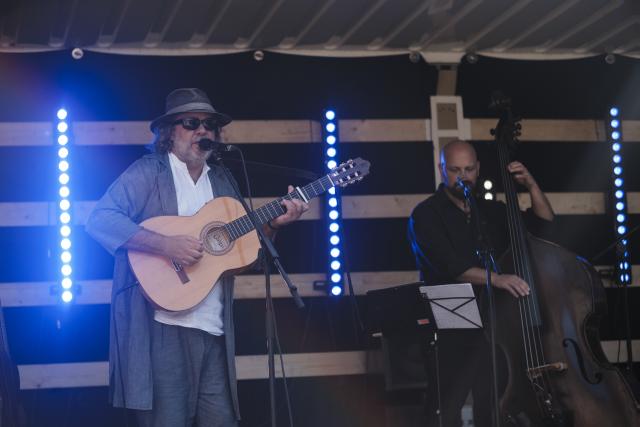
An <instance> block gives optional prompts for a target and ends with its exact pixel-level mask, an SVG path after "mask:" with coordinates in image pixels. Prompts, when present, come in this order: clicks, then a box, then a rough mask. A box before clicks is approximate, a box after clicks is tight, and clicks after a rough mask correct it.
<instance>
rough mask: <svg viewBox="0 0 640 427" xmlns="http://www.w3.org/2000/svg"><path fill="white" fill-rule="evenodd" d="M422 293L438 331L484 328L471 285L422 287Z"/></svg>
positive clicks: (457, 284)
mask: <svg viewBox="0 0 640 427" xmlns="http://www.w3.org/2000/svg"><path fill="white" fill-rule="evenodd" d="M420 293H421V294H422V295H423V296H426V298H427V299H428V301H429V305H430V307H431V311H432V312H433V317H434V319H435V321H436V325H437V326H438V329H476V328H481V327H482V320H481V319H480V312H479V310H478V304H476V297H475V294H474V293H473V288H472V287H471V283H456V284H450V285H436V286H420Z"/></svg>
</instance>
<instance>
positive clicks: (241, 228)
mask: <svg viewBox="0 0 640 427" xmlns="http://www.w3.org/2000/svg"><path fill="white" fill-rule="evenodd" d="M331 187H333V183H332V182H331V179H330V178H329V176H327V175H325V176H323V177H322V178H320V179H317V180H315V181H313V182H312V183H310V184H307V185H305V186H304V187H301V188H300V189H299V190H300V192H301V193H302V195H303V196H304V197H301V196H300V194H298V190H296V191H292V192H291V193H289V194H287V195H286V196H283V197H280V198H278V199H275V200H272V201H271V202H269V203H267V204H266V205H264V206H261V207H259V208H258V209H256V210H255V211H254V216H255V219H256V222H257V223H258V224H260V225H263V224H266V223H267V222H269V221H271V220H272V219H274V218H277V217H279V216H280V215H282V214H284V213H285V212H286V210H285V208H284V207H282V205H281V202H282V201H283V200H294V199H299V200H304V199H306V200H311V199H313V198H315V197H318V196H319V195H321V194H322V193H324V192H325V191H327V190H328V189H329V188H331ZM224 228H225V229H226V231H227V233H229V237H230V238H231V240H236V239H237V238H239V237H241V236H244V235H245V234H247V233H248V232H250V231H252V230H253V229H254V227H253V223H252V222H251V220H250V219H249V216H248V215H244V216H241V217H240V218H237V219H235V220H233V221H231V222H230V223H228V224H226V225H225V226H224Z"/></svg>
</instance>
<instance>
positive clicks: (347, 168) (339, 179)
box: [328, 157, 371, 187]
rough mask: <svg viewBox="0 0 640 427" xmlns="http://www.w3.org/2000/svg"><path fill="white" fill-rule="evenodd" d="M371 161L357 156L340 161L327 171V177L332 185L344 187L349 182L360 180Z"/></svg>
mask: <svg viewBox="0 0 640 427" xmlns="http://www.w3.org/2000/svg"><path fill="white" fill-rule="evenodd" d="M370 166H371V163H369V162H368V161H366V160H364V159H362V158H360V157H358V158H356V159H349V160H347V161H346V162H344V163H340V164H339V165H338V166H336V167H335V168H333V169H331V172H329V175H328V176H329V179H331V182H332V183H333V185H334V186H336V187H338V186H340V187H346V186H347V185H349V184H353V183H354V182H358V181H360V180H362V178H364V177H365V176H366V175H368V174H369V167H370Z"/></svg>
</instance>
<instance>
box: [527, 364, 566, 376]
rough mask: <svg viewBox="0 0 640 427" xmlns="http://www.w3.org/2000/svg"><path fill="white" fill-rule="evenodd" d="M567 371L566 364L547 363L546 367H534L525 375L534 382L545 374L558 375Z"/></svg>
mask: <svg viewBox="0 0 640 427" xmlns="http://www.w3.org/2000/svg"><path fill="white" fill-rule="evenodd" d="M566 370H567V364H566V363H564V362H555V363H547V364H546V365H540V366H535V367H533V368H529V369H527V375H528V376H529V378H530V379H532V380H534V379H537V378H540V377H541V376H542V375H543V374H545V373H547V372H551V373H558V372H564V371H566Z"/></svg>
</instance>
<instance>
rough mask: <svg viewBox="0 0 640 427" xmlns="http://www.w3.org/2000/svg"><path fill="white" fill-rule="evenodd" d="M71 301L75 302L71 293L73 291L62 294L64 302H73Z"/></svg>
mask: <svg viewBox="0 0 640 427" xmlns="http://www.w3.org/2000/svg"><path fill="white" fill-rule="evenodd" d="M71 300H73V294H72V293H71V291H69V290H66V291H63V292H62V301H64V302H71Z"/></svg>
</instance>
